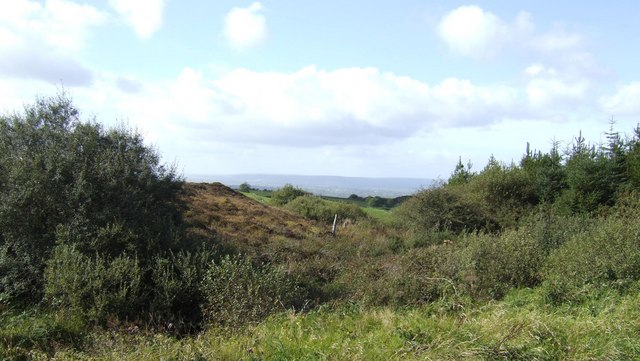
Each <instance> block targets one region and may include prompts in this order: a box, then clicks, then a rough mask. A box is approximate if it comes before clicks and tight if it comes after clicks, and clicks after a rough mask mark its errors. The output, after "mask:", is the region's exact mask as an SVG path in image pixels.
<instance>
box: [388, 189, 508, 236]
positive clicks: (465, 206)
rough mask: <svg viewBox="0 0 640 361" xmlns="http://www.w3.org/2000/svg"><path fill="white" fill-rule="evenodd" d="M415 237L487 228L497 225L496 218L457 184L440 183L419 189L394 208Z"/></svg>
mask: <svg viewBox="0 0 640 361" xmlns="http://www.w3.org/2000/svg"><path fill="white" fill-rule="evenodd" d="M395 215H396V216H397V219H398V220H399V221H400V222H403V223H406V224H407V226H408V227H410V229H411V230H412V231H413V232H414V234H415V236H416V237H417V238H420V237H421V236H427V235H429V234H431V233H433V232H447V231H450V232H453V233H460V232H463V231H476V230H486V231H493V230H495V229H496V228H497V223H496V221H495V220H494V219H493V218H492V216H491V215H490V213H489V212H488V210H487V209H486V208H485V207H484V206H483V205H482V203H481V202H479V201H477V200H475V199H473V198H471V197H468V195H467V194H466V193H465V192H464V191H463V190H462V188H460V187H445V186H440V187H436V188H431V189H427V190H423V191H421V192H418V193H417V194H415V195H414V196H413V197H411V198H410V199H408V200H407V201H405V202H404V203H402V204H401V205H400V206H398V208H396V210H395Z"/></svg>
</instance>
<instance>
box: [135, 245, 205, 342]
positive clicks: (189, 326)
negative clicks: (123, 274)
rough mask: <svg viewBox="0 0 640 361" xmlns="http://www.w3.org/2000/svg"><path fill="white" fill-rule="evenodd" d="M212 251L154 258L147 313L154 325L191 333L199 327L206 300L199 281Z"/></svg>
mask: <svg viewBox="0 0 640 361" xmlns="http://www.w3.org/2000/svg"><path fill="white" fill-rule="evenodd" d="M213 256H214V254H213V252H212V251H210V250H208V249H206V248H203V249H200V250H198V251H196V252H193V253H191V252H189V251H180V252H178V253H173V252H172V253H169V254H168V256H166V257H162V256H157V257H156V259H155V262H154V263H153V266H152V269H151V289H149V290H148V291H147V292H149V293H150V305H149V311H150V313H151V314H152V315H153V318H154V322H155V323H156V324H157V326H160V327H165V328H166V327H168V325H172V328H173V330H175V331H178V332H182V331H193V330H197V329H199V328H201V326H202V321H203V316H202V310H201V307H200V306H201V305H202V304H203V303H204V300H205V297H204V293H203V291H202V280H203V279H204V275H205V273H206V271H207V267H208V266H209V263H210V262H211V260H212V259H213Z"/></svg>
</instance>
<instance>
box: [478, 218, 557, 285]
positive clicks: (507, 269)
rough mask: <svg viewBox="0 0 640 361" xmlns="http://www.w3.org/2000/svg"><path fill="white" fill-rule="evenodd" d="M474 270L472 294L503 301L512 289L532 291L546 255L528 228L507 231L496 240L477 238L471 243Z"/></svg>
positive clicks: (489, 236) (490, 236)
mask: <svg viewBox="0 0 640 361" xmlns="http://www.w3.org/2000/svg"><path fill="white" fill-rule="evenodd" d="M469 247H470V249H471V258H472V263H473V265H474V270H475V278H476V284H475V287H474V288H475V293H477V294H478V295H481V296H489V297H492V298H502V297H503V296H504V295H505V294H506V293H507V292H508V291H509V290H510V289H511V288H514V287H534V286H536V285H538V284H539V283H540V282H541V275H540V272H541V269H542V265H543V263H544V260H545V257H546V255H547V254H548V252H547V250H546V249H545V245H544V243H543V242H542V240H541V239H539V238H538V237H537V236H536V234H534V233H532V232H531V230H530V229H529V228H528V227H521V228H519V229H517V230H507V231H505V232H504V233H502V234H501V235H499V236H492V235H486V234H479V235H475V236H473V237H472V239H471V240H470V245H469Z"/></svg>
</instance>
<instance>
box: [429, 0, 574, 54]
mask: <svg viewBox="0 0 640 361" xmlns="http://www.w3.org/2000/svg"><path fill="white" fill-rule="evenodd" d="M437 32H438V35H439V36H440V38H441V39H442V40H443V41H444V42H445V43H446V44H447V45H448V47H449V48H450V49H451V50H452V51H454V52H456V53H458V54H461V55H464V56H468V57H472V58H487V57H494V56H496V55H498V54H499V53H500V52H501V51H502V49H504V48H518V49H522V50H533V51H535V52H537V53H539V54H545V55H558V54H559V53H564V55H565V56H566V54H567V53H568V52H576V53H580V52H581V49H582V47H583V46H584V37H583V36H582V35H581V34H579V33H572V32H569V31H567V30H566V29H565V26H564V25H563V24H560V23H558V24H555V25H554V27H553V28H552V29H550V30H549V31H547V32H545V33H541V34H540V33H536V26H535V24H534V22H533V17H532V16H531V14H529V13H528V12H525V11H521V12H520V13H518V14H517V16H516V17H515V18H514V19H513V20H511V21H506V20H504V19H502V18H500V17H499V16H497V15H496V14H494V13H492V12H490V11H487V10H484V9H482V8H481V7H479V6H476V5H470V6H460V7H458V8H456V9H454V10H452V11H451V12H449V13H447V14H445V15H444V16H443V17H442V18H441V19H440V22H439V24H438V28H437Z"/></svg>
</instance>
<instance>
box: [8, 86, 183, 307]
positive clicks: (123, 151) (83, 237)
mask: <svg viewBox="0 0 640 361" xmlns="http://www.w3.org/2000/svg"><path fill="white" fill-rule="evenodd" d="M181 187H182V180H181V179H180V178H179V177H178V176H177V175H176V173H175V171H174V169H173V168H167V167H165V166H164V165H161V164H160V157H159V155H158V154H157V152H156V151H155V150H153V149H151V148H149V147H147V146H145V145H144V141H143V139H142V137H141V136H140V135H139V134H137V133H135V132H132V131H130V130H127V129H124V128H119V129H110V130H105V129H104V128H103V127H102V126H101V125H100V124H98V123H92V122H86V123H85V122H82V121H81V120H80V112H79V111H78V110H77V109H76V108H75V107H74V106H73V104H72V102H71V100H69V99H68V98H67V97H66V96H65V95H64V94H61V95H59V96H57V97H54V98H40V99H38V100H37V101H36V103H35V104H34V105H30V106H27V107H26V108H25V110H24V112H23V113H21V114H17V113H16V114H12V115H3V116H0V270H3V271H4V270H13V271H9V272H6V273H5V272H2V277H0V294H2V295H3V296H2V297H3V298H4V300H5V302H18V301H30V302H35V301H38V300H39V299H40V297H41V296H42V292H43V284H44V278H43V271H44V268H45V262H46V260H47V259H49V257H50V255H51V254H52V251H53V249H54V246H55V240H56V234H57V233H60V234H64V237H59V238H60V239H61V241H63V242H64V243H65V244H69V245H76V246H77V247H76V248H75V249H76V251H79V252H82V253H85V254H87V255H89V254H94V253H95V252H98V253H100V254H102V255H104V256H105V257H106V256H108V257H110V258H116V257H118V256H119V255H121V254H123V253H124V252H129V253H132V254H133V253H135V254H137V256H138V257H139V259H140V261H141V262H142V263H147V262H148V261H151V259H152V258H153V255H154V254H156V253H157V252H160V251H166V250H168V249H172V248H177V247H179V246H180V244H179V243H180V239H181V238H180V234H181V215H180V214H181V213H180V210H181V209H180V208H181V206H180V202H179V198H178V192H179V190H180V189H181ZM18 270H19V271H18Z"/></svg>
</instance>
